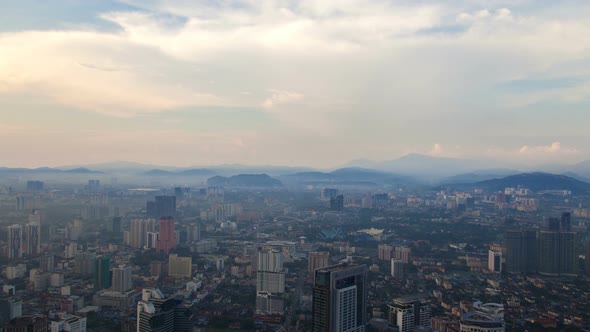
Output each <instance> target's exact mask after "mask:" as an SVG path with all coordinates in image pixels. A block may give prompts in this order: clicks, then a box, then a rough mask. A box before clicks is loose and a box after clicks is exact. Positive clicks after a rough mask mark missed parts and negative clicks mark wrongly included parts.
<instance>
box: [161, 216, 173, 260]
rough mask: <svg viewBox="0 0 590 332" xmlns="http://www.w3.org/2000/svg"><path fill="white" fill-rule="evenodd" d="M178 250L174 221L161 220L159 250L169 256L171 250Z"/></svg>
mask: <svg viewBox="0 0 590 332" xmlns="http://www.w3.org/2000/svg"><path fill="white" fill-rule="evenodd" d="M175 248H176V238H175V232H174V219H172V218H162V219H160V232H159V234H158V245H157V250H158V251H162V252H164V253H165V254H168V253H169V251H170V250H171V249H175Z"/></svg>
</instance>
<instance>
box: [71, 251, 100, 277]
mask: <svg viewBox="0 0 590 332" xmlns="http://www.w3.org/2000/svg"><path fill="white" fill-rule="evenodd" d="M95 259H96V254H95V253H93V252H80V253H76V258H75V262H76V266H75V268H74V272H76V273H78V274H80V275H83V276H89V275H92V273H93V271H94V260H95Z"/></svg>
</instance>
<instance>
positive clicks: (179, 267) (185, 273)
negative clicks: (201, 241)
mask: <svg viewBox="0 0 590 332" xmlns="http://www.w3.org/2000/svg"><path fill="white" fill-rule="evenodd" d="M192 262H193V259H192V257H178V255H176V254H170V255H169V256H168V275H169V276H171V277H182V278H190V277H191V276H192Z"/></svg>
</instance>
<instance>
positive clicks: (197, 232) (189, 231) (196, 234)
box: [186, 224, 201, 242]
mask: <svg viewBox="0 0 590 332" xmlns="http://www.w3.org/2000/svg"><path fill="white" fill-rule="evenodd" d="M186 240H187V241H188V242H197V241H200V240H201V228H200V227H199V225H198V224H189V225H187V226H186Z"/></svg>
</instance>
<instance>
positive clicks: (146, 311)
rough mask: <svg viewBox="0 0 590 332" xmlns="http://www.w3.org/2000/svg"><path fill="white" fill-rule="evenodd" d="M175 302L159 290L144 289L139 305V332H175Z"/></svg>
mask: <svg viewBox="0 0 590 332" xmlns="http://www.w3.org/2000/svg"><path fill="white" fill-rule="evenodd" d="M174 307H175V301H174V299H172V298H166V297H165V296H164V294H162V292H161V291H160V290H159V289H144V290H143V292H142V297H141V301H139V302H138V303H137V332H152V331H154V332H155V331H158V332H173V331H174Z"/></svg>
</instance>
